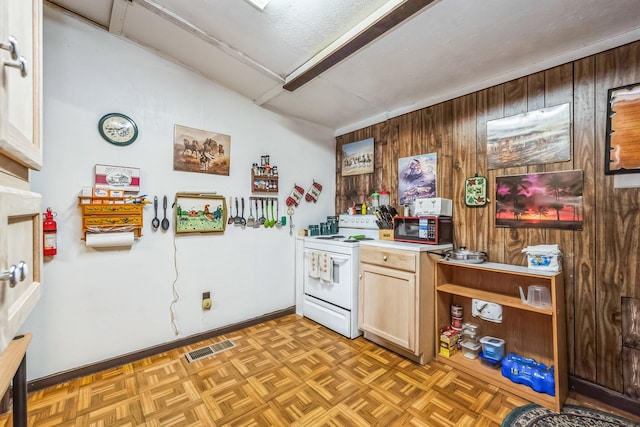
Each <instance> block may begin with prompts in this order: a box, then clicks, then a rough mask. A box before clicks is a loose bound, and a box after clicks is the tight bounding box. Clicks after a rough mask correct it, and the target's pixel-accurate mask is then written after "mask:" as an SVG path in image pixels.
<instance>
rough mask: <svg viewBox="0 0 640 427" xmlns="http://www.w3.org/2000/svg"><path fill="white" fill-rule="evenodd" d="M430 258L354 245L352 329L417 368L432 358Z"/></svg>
mask: <svg viewBox="0 0 640 427" xmlns="http://www.w3.org/2000/svg"><path fill="white" fill-rule="evenodd" d="M398 247H402V245H399V246H398ZM434 257H436V256H435V255H430V254H428V253H427V252H425V251H416V250H406V249H397V248H393V247H384V246H368V245H363V244H361V245H360V276H359V280H360V281H359V315H358V327H359V328H360V329H362V331H363V332H364V337H365V338H367V339H369V340H371V341H374V342H376V343H378V344H380V345H382V346H384V347H386V348H389V349H390V350H392V351H395V352H397V353H399V354H401V355H403V356H405V357H407V358H409V359H411V360H413V361H415V362H418V363H420V364H424V363H426V362H428V361H429V360H431V359H432V358H433V355H434V340H435V338H434V331H435V328H434V301H433V295H434V291H433V282H434V265H435V261H436V259H437V258H439V257H437V258H434Z"/></svg>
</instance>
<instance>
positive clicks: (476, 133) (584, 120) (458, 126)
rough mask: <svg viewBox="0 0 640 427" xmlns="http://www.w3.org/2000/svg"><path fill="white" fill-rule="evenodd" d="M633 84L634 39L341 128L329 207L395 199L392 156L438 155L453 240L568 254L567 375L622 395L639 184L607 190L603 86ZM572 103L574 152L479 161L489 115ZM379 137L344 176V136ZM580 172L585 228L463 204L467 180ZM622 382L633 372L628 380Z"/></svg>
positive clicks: (637, 261)
mask: <svg viewBox="0 0 640 427" xmlns="http://www.w3.org/2000/svg"><path fill="white" fill-rule="evenodd" d="M636 82H640V41H639V42H635V43H631V44H628V45H625V46H622V47H619V48H616V49H612V50H609V51H606V52H602V53H600V54H597V55H594V56H590V57H587V58H584V59H581V60H578V61H575V62H572V63H569V64H565V65H562V66H558V67H555V68H552V69H549V70H546V71H543V72H539V73H536V74H532V75H529V76H526V77H523V78H520V79H517V80H513V81H510V82H507V83H504V84H501V85H498V86H494V87H490V88H488V89H485V90H481V91H479V92H475V93H472V94H469V95H465V96H462V97H460V98H456V99H453V100H450V101H446V102H443V103H441V104H437V105H434V106H431V107H428V108H424V109H421V110H418V111H414V112H411V113H408V114H405V115H402V116H399V117H395V118H392V119H389V120H387V121H385V122H383V123H379V124H376V125H373V126H369V127H366V128H363V129H360V130H357V131H354V132H351V133H349V134H346V135H341V136H339V137H337V144H336V150H337V151H336V154H337V155H336V159H337V160H336V161H337V165H336V166H337V167H336V170H337V174H336V212H338V213H341V212H345V211H346V209H347V207H348V206H351V204H353V203H358V202H359V203H362V202H363V201H367V202H368V201H369V195H370V194H371V193H372V192H374V191H376V190H381V189H386V190H389V191H390V193H391V200H392V202H393V201H394V200H395V201H396V203H397V200H398V180H397V176H398V159H399V158H402V157H408V156H413V155H419V154H426V153H437V160H438V172H437V195H438V197H445V198H449V199H452V200H453V202H454V211H453V216H454V224H455V244H456V246H467V247H468V248H469V249H472V250H480V251H486V252H487V253H488V255H489V259H490V260H491V261H494V262H503V263H509V264H516V265H526V259H525V256H524V255H523V254H522V253H521V249H522V248H523V247H526V246H529V245H536V244H543V243H544V244H558V245H559V246H560V248H561V249H562V251H563V253H564V260H563V268H564V271H565V275H564V276H565V288H566V298H567V301H566V302H567V307H568V310H567V325H568V327H567V344H568V349H569V369H570V374H572V375H574V376H576V377H579V378H582V379H584V380H586V381H589V382H592V383H595V384H598V385H601V386H604V387H606V388H608V389H610V390H614V391H617V392H620V393H624V375H627V374H625V372H629V371H631V372H632V373H633V372H635V375H636V378H637V375H638V372H637V370H638V366H637V364H636V366H635V367H629V366H626V367H625V366H623V364H624V363H625V362H624V361H623V357H622V337H623V334H624V331H623V330H622V322H621V318H622V312H621V311H622V298H623V297H628V298H634V299H638V298H640V283H639V282H640V278H639V277H638V270H639V268H640V251H639V247H638V242H639V237H640V189H635V188H634V189H614V187H613V180H614V178H613V177H612V176H605V175H604V150H605V131H606V113H607V90H608V89H610V88H614V87H618V86H623V85H627V84H632V83H636ZM564 103H570V104H571V112H572V113H571V118H572V121H571V123H572V131H571V141H572V146H571V153H572V155H571V160H570V161H568V162H562V163H553V164H544V165H535V166H523V167H514V168H505V169H499V170H487V155H486V133H487V132H486V124H487V121H490V120H494V119H498V118H502V117H507V116H512V115H515V114H520V113H524V112H527V111H532V110H537V109H540V108H543V107H550V106H554V105H559V104H564ZM371 137H373V138H374V141H375V171H374V173H373V174H366V175H357V176H349V177H342V176H341V165H342V154H341V153H342V150H341V147H342V145H343V144H347V143H350V142H355V141H359V140H362V139H366V138H371ZM574 169H579V170H582V171H583V172H584V193H583V204H584V224H583V230H582V231H563V230H555V229H518V228H496V227H495V225H494V216H495V204H494V203H493V202H492V203H489V204H488V205H487V206H485V207H481V208H468V207H466V206H465V204H464V199H463V193H464V191H463V188H464V180H465V179H466V178H468V177H471V176H473V175H474V174H475V173H476V172H477V173H478V174H480V175H484V176H486V177H487V178H488V180H489V194H490V195H493V194H495V178H496V176H501V175H511V174H523V173H527V172H550V171H563V170H574ZM627 380H629V378H627Z"/></svg>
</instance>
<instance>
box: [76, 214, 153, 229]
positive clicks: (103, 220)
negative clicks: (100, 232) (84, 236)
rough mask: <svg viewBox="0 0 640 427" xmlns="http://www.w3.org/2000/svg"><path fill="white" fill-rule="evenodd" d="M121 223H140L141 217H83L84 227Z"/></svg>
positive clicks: (117, 224)
mask: <svg viewBox="0 0 640 427" xmlns="http://www.w3.org/2000/svg"><path fill="white" fill-rule="evenodd" d="M123 225H142V217H140V216H96V217H85V219H84V226H85V228H86V227H112V226H123Z"/></svg>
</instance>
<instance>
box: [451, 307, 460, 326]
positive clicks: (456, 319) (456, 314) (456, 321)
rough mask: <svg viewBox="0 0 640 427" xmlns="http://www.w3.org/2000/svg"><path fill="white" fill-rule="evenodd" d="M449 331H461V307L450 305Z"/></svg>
mask: <svg viewBox="0 0 640 427" xmlns="http://www.w3.org/2000/svg"><path fill="white" fill-rule="evenodd" d="M451 329H454V330H456V331H459V330H461V329H462V306H461V305H456V304H451Z"/></svg>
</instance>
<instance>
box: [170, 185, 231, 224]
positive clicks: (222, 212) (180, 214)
mask: <svg viewBox="0 0 640 427" xmlns="http://www.w3.org/2000/svg"><path fill="white" fill-rule="evenodd" d="M226 224H227V206H226V203H225V199H224V197H223V196H215V195H208V194H199V193H177V194H176V233H224V230H225V226H226Z"/></svg>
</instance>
